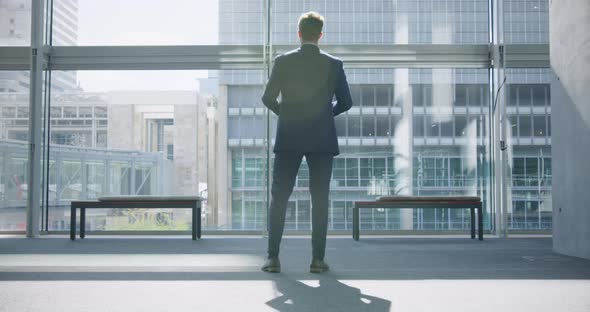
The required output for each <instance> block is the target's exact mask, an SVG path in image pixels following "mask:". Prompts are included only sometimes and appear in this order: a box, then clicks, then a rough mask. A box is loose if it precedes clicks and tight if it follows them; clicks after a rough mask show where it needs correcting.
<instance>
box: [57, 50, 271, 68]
mask: <svg viewBox="0 0 590 312" xmlns="http://www.w3.org/2000/svg"><path fill="white" fill-rule="evenodd" d="M50 51H51V53H50V54H51V64H50V68H51V69H54V70H76V69H79V70H84V69H98V70H100V69H102V70H112V69H238V68H239V69H256V68H262V67H263V65H264V62H263V61H264V60H263V53H262V51H263V46H262V45H258V46H222V45H220V46H126V47H119V46H83V47H52V48H51V50H50Z"/></svg>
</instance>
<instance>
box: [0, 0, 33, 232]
mask: <svg viewBox="0 0 590 312" xmlns="http://www.w3.org/2000/svg"><path fill="white" fill-rule="evenodd" d="M1 5H2V2H0V8H1ZM28 77H29V75H28V72H22V71H0V231H23V230H24V229H25V207H26V200H27V195H28V192H27V191H28V188H27V185H28V184H27V179H28V170H27V168H28V163H27V161H28V146H29V145H28V140H29V137H28V129H29V125H28V123H29V118H28V117H29V116H28V113H29V88H28V84H29V81H28Z"/></svg>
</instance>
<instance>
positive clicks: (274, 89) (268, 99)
mask: <svg viewBox="0 0 590 312" xmlns="http://www.w3.org/2000/svg"><path fill="white" fill-rule="evenodd" d="M274 63H275V64H274V66H273V67H272V71H271V73H270V78H269V79H268V82H267V83H266V88H265V89H264V94H263V95H262V103H263V104H264V106H266V107H268V109H270V110H271V111H272V112H273V113H275V114H276V115H279V102H278V101H277V97H278V96H279V93H280V92H281V84H280V74H279V67H280V66H279V58H278V57H277V58H276V59H275V62H274Z"/></svg>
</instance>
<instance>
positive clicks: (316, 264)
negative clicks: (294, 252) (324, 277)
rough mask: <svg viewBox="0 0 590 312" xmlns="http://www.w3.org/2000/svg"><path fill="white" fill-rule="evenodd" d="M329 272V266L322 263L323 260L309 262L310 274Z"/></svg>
mask: <svg viewBox="0 0 590 312" xmlns="http://www.w3.org/2000/svg"><path fill="white" fill-rule="evenodd" d="M328 270H330V266H328V264H327V263H325V262H324V260H320V259H315V258H314V259H313V260H311V265H310V266H309V272H311V273H322V272H326V271H328Z"/></svg>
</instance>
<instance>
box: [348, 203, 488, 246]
mask: <svg viewBox="0 0 590 312" xmlns="http://www.w3.org/2000/svg"><path fill="white" fill-rule="evenodd" d="M361 208H398V209H403V208H450V209H466V208H469V209H470V212H471V238H472V239H474V238H475V209H477V228H478V238H479V240H483V211H482V203H481V198H480V197H477V196H381V197H379V198H377V200H374V201H355V202H354V210H353V219H352V238H353V239H354V240H357V241H358V240H359V236H360V212H359V210H360V209H361Z"/></svg>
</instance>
